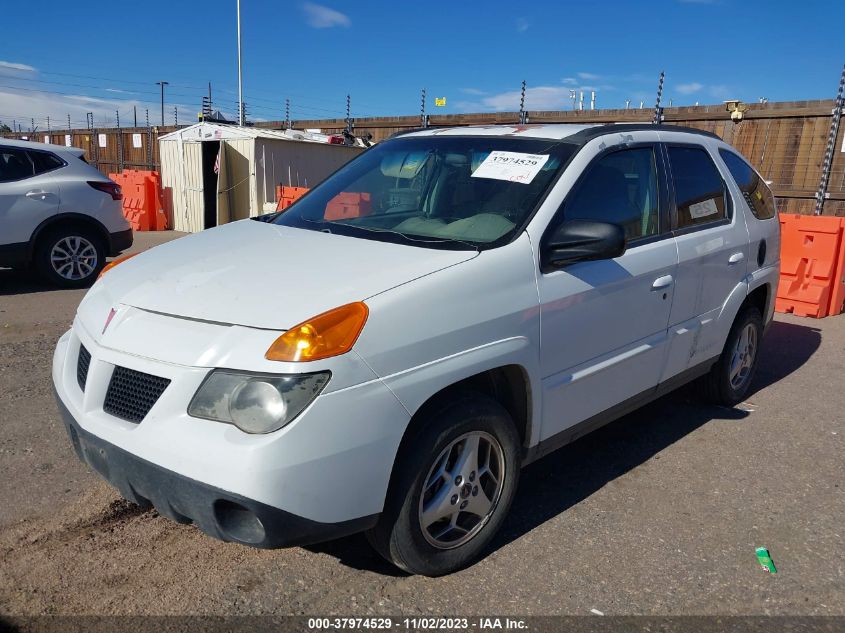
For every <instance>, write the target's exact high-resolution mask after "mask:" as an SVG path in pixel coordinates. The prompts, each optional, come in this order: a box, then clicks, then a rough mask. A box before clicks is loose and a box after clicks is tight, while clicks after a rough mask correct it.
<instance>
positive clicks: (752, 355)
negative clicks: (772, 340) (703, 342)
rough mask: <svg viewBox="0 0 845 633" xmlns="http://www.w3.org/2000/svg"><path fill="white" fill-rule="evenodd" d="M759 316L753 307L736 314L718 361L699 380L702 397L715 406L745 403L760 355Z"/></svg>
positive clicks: (761, 331) (761, 326)
mask: <svg viewBox="0 0 845 633" xmlns="http://www.w3.org/2000/svg"><path fill="white" fill-rule="evenodd" d="M762 336H763V317H761V316H760V311H759V310H758V309H757V308H755V307H750V306H749V307H747V308H745V309H744V310H742V311H741V312H740V313H739V315H737V317H736V320H735V321H734V324H733V326H732V327H731V331H730V333H729V334H728V340H727V341H726V342H725V347H724V349H723V350H722V355H721V356H720V357H719V360H718V361H717V362H716V364H715V365H713V368H712V369H711V370H710V373H708V374H707V375H705V376H702V377H701V378H700V379H699V383H698V384H699V387H700V390H701V392H702V395H703V396H704V398H705V399H706V400H708V401H710V402H713V403H715V404H721V405H725V406H729V407H730V406H733V405H735V404H738V403H740V402H742V401H743V400H745V397H746V395H747V394H748V390H749V389H750V388H751V382H752V380H753V379H754V372H755V371H756V369H757V359H758V358H759V352H760V339H761V338H762Z"/></svg>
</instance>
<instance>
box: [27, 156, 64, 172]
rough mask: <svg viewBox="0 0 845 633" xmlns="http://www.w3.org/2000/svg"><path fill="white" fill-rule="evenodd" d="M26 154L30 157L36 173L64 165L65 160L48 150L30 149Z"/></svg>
mask: <svg viewBox="0 0 845 633" xmlns="http://www.w3.org/2000/svg"><path fill="white" fill-rule="evenodd" d="M28 154H29V157H30V158H31V159H32V164H33V165H35V174H36V175H38V174H43V173H46V172H48V171H53V170H54V169H58V168H59V167H64V166H65V161H63V160H62V159H61V158H59V157H58V156H56V155H55V154H51V153H50V152H37V151H30V152H28Z"/></svg>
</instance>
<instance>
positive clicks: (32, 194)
mask: <svg viewBox="0 0 845 633" xmlns="http://www.w3.org/2000/svg"><path fill="white" fill-rule="evenodd" d="M26 197H27V198H37V199H38V200H44V198H46V197H47V192H46V191H27V192H26Z"/></svg>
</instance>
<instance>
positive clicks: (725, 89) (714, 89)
mask: <svg viewBox="0 0 845 633" xmlns="http://www.w3.org/2000/svg"><path fill="white" fill-rule="evenodd" d="M709 90H710V94H711V95H712V96H714V97H716V98H717V99H722V100H724V99H730V98H731V97H732V96H733V95H732V93H731V89H730V87H729V86H726V85H725V84H716V85H715V86H709Z"/></svg>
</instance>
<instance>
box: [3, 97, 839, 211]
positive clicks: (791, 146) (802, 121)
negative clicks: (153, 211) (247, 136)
mask: <svg viewBox="0 0 845 633" xmlns="http://www.w3.org/2000/svg"><path fill="white" fill-rule="evenodd" d="M833 108H834V102H833V100H825V101H795V102H780V103H766V104H748V110H747V111H746V112H745V114H744V116H743V119H742V121H741V122H739V123H734V122H733V121H731V119H730V114H729V113H728V112H727V110H726V109H725V107H724V106H723V105H715V106H714V105H711V106H690V107H679V108H666V109H665V110H664V120H665V123H667V124H673V125H685V126H689V127H695V128H699V129H703V130H708V131H710V132H715V133H716V134H718V135H719V136H720V137H722V138H723V139H724V140H725V141H726V142H728V143H730V144H731V145H733V146H734V147H736V148H737V149H738V150H739V151H740V152H742V154H743V155H745V156H746V157H747V158H748V159H749V160H750V161H751V162H752V164H754V166H755V167H756V168H757V169H758V170H759V171H760V173H761V174H762V175H763V177H764V178H766V179H767V180H770V181H772V183H773V185H772V187H773V189H774V191H775V195H776V196H778V198H779V199H780V203H779V209H780V210H781V212H784V213H813V211H814V209H815V195H816V191H817V190H818V187H819V182H820V180H821V170H822V162H823V160H824V151H825V147H826V144H827V137H828V132H829V129H830V122H831V115H832V112H833ZM652 115H653V112H652V110H650V109H631V110H584V111H552V112H530V113H529V122H530V123H579V124H590V123H597V124H601V123H612V122H619V123H626V122H629V123H632V122H649V121H651V118H652ZM518 120H519V113H517V112H495V113H478V114H451V115H431V117H430V125H431V126H432V127H439V126H455V125H458V126H460V125H485V124H516V123H517V122H518ZM291 124H292V126H293V127H294V128H297V129H306V128H318V129H320V130H321V131H323V132H326V133H335V132H337V133H339V132H341V131H342V130H343V129H344V127H345V125H346V123H345V121H344V120H343V119H319V120H299V121H292V122H291ZM256 126H257V127H267V128H275V129H279V128H281V127H282V126H283V122H282V121H269V122H260V123H256ZM419 126H420V118H419V116H397V117H373V118H362V119H355V121H354V132H355V134H357V135H359V136H364V135H367V134H371V135H372V138H373V140H375V141H381V140H384V139H385V138H388V137H389V136H391V135H392V134H395V133H397V132H404V131H407V130H411V129H414V128H418V127H419ZM174 129H176V128H175V127H173V126H166V127H151V128H123V129H120V130H117V129H114V128H111V129H95V130H87V129H83V130H71V131H61V130H58V131H53V132H52V133H51V134H49V140H50V142H51V143H55V144H59V145H65V144H67V142H66V138H67V135H69V136H70V139H69V144H70V145H73V146H75V147H81V148H83V149H85V154H86V159H87V160H88V161H89V162H91V163H92V164H94V165H97V166H98V167H99V168H100V170H101V171H103V173H106V174H108V173H111V172H116V171H120V170H121V169H123V168H126V169H158V166H159V164H160V159H159V148H158V136H159V135H160V134H165V133H167V132H171V131H173V130H174ZM6 136H9V137H13V138H22V137H28V138H29V140H33V141H39V142H44V140H45V138H44V137H45V136H47V134H46V132H43V131H38V132H35V133H22V134H12V133H7V134H6ZM843 137H845V124H843V125H842V126H840V129H839V134H838V138H837V140H836V146H835V152H834V156H833V161H832V165H831V170H830V179H829V184H828V188H827V191H826V197H825V204H824V214H825V215H839V216H845V151H843V150H845V145H843Z"/></svg>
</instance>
